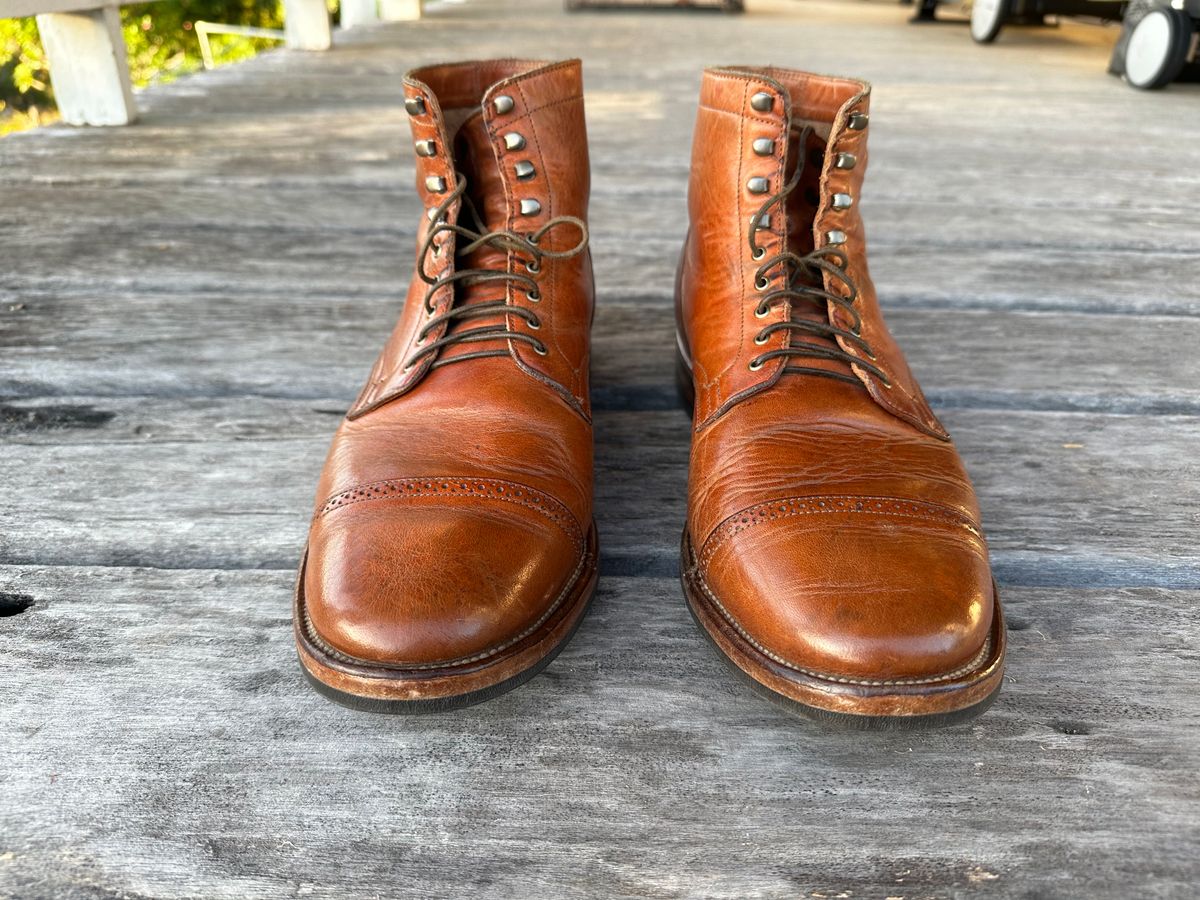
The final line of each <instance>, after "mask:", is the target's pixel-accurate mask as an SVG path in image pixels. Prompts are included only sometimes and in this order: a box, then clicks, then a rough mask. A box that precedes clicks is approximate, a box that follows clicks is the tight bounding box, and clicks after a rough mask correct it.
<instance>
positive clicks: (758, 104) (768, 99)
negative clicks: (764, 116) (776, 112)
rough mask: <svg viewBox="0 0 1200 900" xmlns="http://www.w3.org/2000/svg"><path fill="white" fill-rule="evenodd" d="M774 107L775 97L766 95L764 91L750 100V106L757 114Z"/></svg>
mask: <svg viewBox="0 0 1200 900" xmlns="http://www.w3.org/2000/svg"><path fill="white" fill-rule="evenodd" d="M774 105H775V97H774V95H772V94H768V93H767V92H766V91H759V92H758V93H757V94H755V95H754V96H753V97H751V98H750V106H751V107H753V108H754V109H756V110H758V111H759V112H769V111H770V109H771V107H772V106H774Z"/></svg>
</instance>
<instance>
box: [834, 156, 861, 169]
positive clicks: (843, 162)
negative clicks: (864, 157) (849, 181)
mask: <svg viewBox="0 0 1200 900" xmlns="http://www.w3.org/2000/svg"><path fill="white" fill-rule="evenodd" d="M833 165H834V168H837V169H853V168H854V167H855V166H856V165H858V157H857V156H855V155H854V154H853V153H839V154H838V155H837V156H835V157H834V158H833Z"/></svg>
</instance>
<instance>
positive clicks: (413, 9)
mask: <svg viewBox="0 0 1200 900" xmlns="http://www.w3.org/2000/svg"><path fill="white" fill-rule="evenodd" d="M379 18H381V19H383V20H384V21H385V22H415V21H416V20H417V19H419V18H421V0H379Z"/></svg>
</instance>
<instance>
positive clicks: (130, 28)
mask: <svg viewBox="0 0 1200 900" xmlns="http://www.w3.org/2000/svg"><path fill="white" fill-rule="evenodd" d="M197 20H201V21H207V22H220V23H222V24H227V25H252V26H255V27H258V28H276V29H281V28H283V4H282V2H281V0H157V2H153V3H142V4H139V5H137V6H127V7H124V8H123V9H122V10H121V25H122V30H123V32H124V34H125V45H126V47H127V49H128V53H129V70H130V75H131V76H132V79H133V83H134V84H135V85H137V86H138V87H145V86H146V85H149V84H154V83H161V82H166V81H170V80H172V79H174V78H177V77H179V76H180V75H186V74H188V73H190V72H194V71H196V70H197V69H199V68H200V67H201V61H200V45H199V43H198V42H197V40H196V32H195V29H194V28H193V25H192V23H193V22H195V21H197ZM211 40H212V47H213V57H214V61H215V62H216V63H217V64H218V65H220V64H221V63H227V62H235V61H237V60H240V59H246V58H247V57H250V56H253V55H254V54H255V53H257V52H258V51H259V50H261V49H263V48H264V47H270V46H272V42H271V41H268V40H263V39H261V38H244V37H236V36H226V35H214V36H213V37H212V39H211ZM52 109H53V86H52V84H51V83H50V73H49V71H48V68H47V65H46V57H45V54H44V53H43V51H42V45H41V42H40V41H39V40H38V33H37V25H36V24H35V22H34V20H33V19H31V18H30V19H0V134H4V133H5V131H10V130H13V129H14V128H23V127H28V126H29V125H31V124H37V123H38V121H40V120H41V119H42V118H44V117H45V115H46V113H47V112H48V111H50V110H52Z"/></svg>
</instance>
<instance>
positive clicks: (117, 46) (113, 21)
mask: <svg viewBox="0 0 1200 900" xmlns="http://www.w3.org/2000/svg"><path fill="white" fill-rule="evenodd" d="M37 23H38V31H39V32H41V36H42V47H43V48H45V51H46V62H47V63H49V66H50V82H51V84H52V85H53V86H54V98H55V100H56V101H57V103H58V111H59V114H60V115H61V116H62V117H63V121H65V122H68V123H70V124H71V125H128V124H129V123H130V122H132V121H133V120H134V119H136V118H137V108H136V107H135V106H134V105H133V87H132V85H131V84H130V82H129V60H128V58H127V57H126V54H125V38H123V37H122V36H121V16H120V13H119V12H118V11H117V10H116V8H114V7H111V6H109V7H105V8H104V9H93V10H88V11H87V12H77V13H47V14H43V15H40V16H38V17H37Z"/></svg>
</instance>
